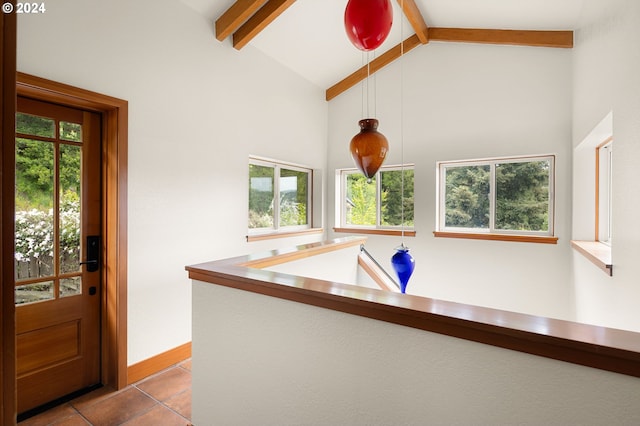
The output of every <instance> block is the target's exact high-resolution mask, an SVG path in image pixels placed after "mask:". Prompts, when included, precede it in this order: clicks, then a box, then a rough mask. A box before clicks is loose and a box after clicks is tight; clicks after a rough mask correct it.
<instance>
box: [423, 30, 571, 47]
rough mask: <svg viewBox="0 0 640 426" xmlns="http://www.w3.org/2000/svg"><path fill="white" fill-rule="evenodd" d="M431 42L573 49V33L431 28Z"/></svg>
mask: <svg viewBox="0 0 640 426" xmlns="http://www.w3.org/2000/svg"><path fill="white" fill-rule="evenodd" d="M429 39H430V40H431V41H455V42H463V43H485V44H511V45H518V46H535V47H559V48H572V47H573V31H531V30H486V29H476V28H433V27H432V28H429Z"/></svg>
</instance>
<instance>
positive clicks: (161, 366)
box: [127, 342, 191, 385]
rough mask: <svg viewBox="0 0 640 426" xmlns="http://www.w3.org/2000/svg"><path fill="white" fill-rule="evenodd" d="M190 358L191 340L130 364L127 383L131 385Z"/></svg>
mask: <svg viewBox="0 0 640 426" xmlns="http://www.w3.org/2000/svg"><path fill="white" fill-rule="evenodd" d="M189 358H191V342H188V343H185V344H183V345H180V346H178V347H176V348H173V349H169V350H168V351H165V352H162V353H161V354H158V355H155V356H152V357H151V358H148V359H145V360H144V361H140V362H138V363H136V364H133V365H130V366H129V367H128V368H127V378H128V380H127V383H128V384H130V385H131V384H133V383H136V382H139V381H140V380H142V379H144V378H146V377H149V376H151V375H153V374H155V373H158V372H160V371H162V370H165V369H167V368H169V367H171V366H172V365H176V364H178V363H180V362H182V361H184V360H186V359H189Z"/></svg>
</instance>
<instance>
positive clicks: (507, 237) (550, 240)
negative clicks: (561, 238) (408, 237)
mask: <svg viewBox="0 0 640 426" xmlns="http://www.w3.org/2000/svg"><path fill="white" fill-rule="evenodd" d="M433 236H434V237H437V238H461V239H466V240H492V241H513V242H518V243H540V244H558V237H544V236H542V237H540V236H536V235H512V234H474V233H467V232H442V231H433Z"/></svg>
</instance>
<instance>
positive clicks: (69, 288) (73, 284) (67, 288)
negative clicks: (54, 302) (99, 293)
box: [60, 276, 82, 297]
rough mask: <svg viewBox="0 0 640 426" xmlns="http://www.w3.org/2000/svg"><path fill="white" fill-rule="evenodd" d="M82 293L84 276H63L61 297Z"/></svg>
mask: <svg viewBox="0 0 640 426" xmlns="http://www.w3.org/2000/svg"><path fill="white" fill-rule="evenodd" d="M78 294H82V277H80V276H78V277H71V278H63V279H61V280H60V297H69V296H76V295H78Z"/></svg>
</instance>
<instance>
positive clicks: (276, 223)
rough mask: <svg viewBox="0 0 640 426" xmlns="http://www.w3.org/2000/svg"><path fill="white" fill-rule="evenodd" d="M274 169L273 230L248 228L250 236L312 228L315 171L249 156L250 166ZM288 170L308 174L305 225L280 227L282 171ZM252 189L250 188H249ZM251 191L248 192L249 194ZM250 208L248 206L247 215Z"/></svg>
mask: <svg viewBox="0 0 640 426" xmlns="http://www.w3.org/2000/svg"><path fill="white" fill-rule="evenodd" d="M251 164H253V165H256V166H263V167H272V168H273V169H274V179H273V180H274V182H273V197H274V200H273V204H274V206H273V216H274V217H273V227H271V228H248V233H249V235H261V234H272V233H285V232H287V233H288V232H295V231H301V230H305V229H310V228H311V222H312V212H313V204H312V202H313V201H312V200H313V169H312V168H311V167H307V166H303V165H300V164H293V163H288V162H284V161H280V160H273V159H270V158H263V157H257V156H249V165H251ZM281 169H287V170H293V171H297V172H305V173H307V223H306V224H305V225H290V226H280V200H279V194H280V170H281ZM249 189H250V188H249ZM248 193H249V191H247V194H248ZM247 202H248V198H247ZM248 210H249V206H248V205H247V213H248Z"/></svg>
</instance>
